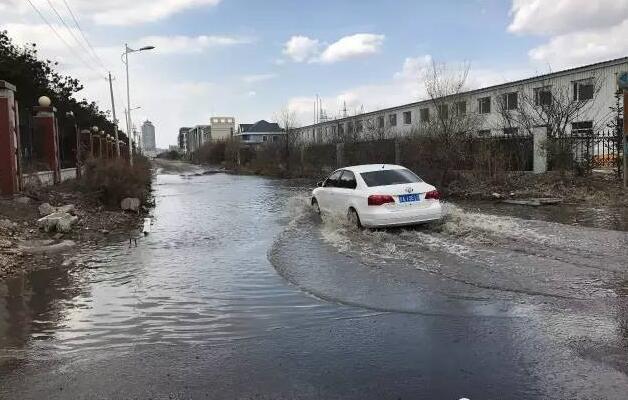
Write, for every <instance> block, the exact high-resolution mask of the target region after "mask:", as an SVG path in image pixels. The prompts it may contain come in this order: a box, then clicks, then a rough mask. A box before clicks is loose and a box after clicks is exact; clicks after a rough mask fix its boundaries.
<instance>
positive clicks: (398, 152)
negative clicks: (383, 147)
mask: <svg viewBox="0 0 628 400" xmlns="http://www.w3.org/2000/svg"><path fill="white" fill-rule="evenodd" d="M395 164H397V165H401V143H399V138H398V137H396V138H395Z"/></svg>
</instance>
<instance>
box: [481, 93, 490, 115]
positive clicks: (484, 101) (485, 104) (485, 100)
mask: <svg viewBox="0 0 628 400" xmlns="http://www.w3.org/2000/svg"><path fill="white" fill-rule="evenodd" d="M478 110H479V112H480V114H490V113H491V98H490V97H482V98H481V99H478Z"/></svg>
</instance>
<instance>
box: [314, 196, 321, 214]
mask: <svg viewBox="0 0 628 400" xmlns="http://www.w3.org/2000/svg"><path fill="white" fill-rule="evenodd" d="M312 210H314V212H315V213H316V214H320V213H321V208H320V206H319V205H318V201H317V200H316V198H315V197H314V198H312Z"/></svg>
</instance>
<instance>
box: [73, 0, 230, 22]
mask: <svg viewBox="0 0 628 400" xmlns="http://www.w3.org/2000/svg"><path fill="white" fill-rule="evenodd" d="M74 3H75V4H76V7H77V9H78V10H79V11H81V12H83V13H85V14H88V15H90V16H91V19H92V20H93V21H94V22H95V23H97V24H99V25H134V24H138V23H147V22H155V21H158V20H162V19H165V18H168V17H170V16H172V15H174V14H177V13H179V12H182V11H185V10H189V9H193V8H198V7H203V6H207V7H212V6H216V5H217V4H218V3H220V0H134V1H131V2H129V1H128V0H104V1H103V0H100V1H94V0H80V1H75V2H74Z"/></svg>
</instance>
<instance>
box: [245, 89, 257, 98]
mask: <svg viewBox="0 0 628 400" xmlns="http://www.w3.org/2000/svg"><path fill="white" fill-rule="evenodd" d="M247 96H249V97H255V96H257V92H256V91H255V90H251V91H250V92H248V93H247Z"/></svg>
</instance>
